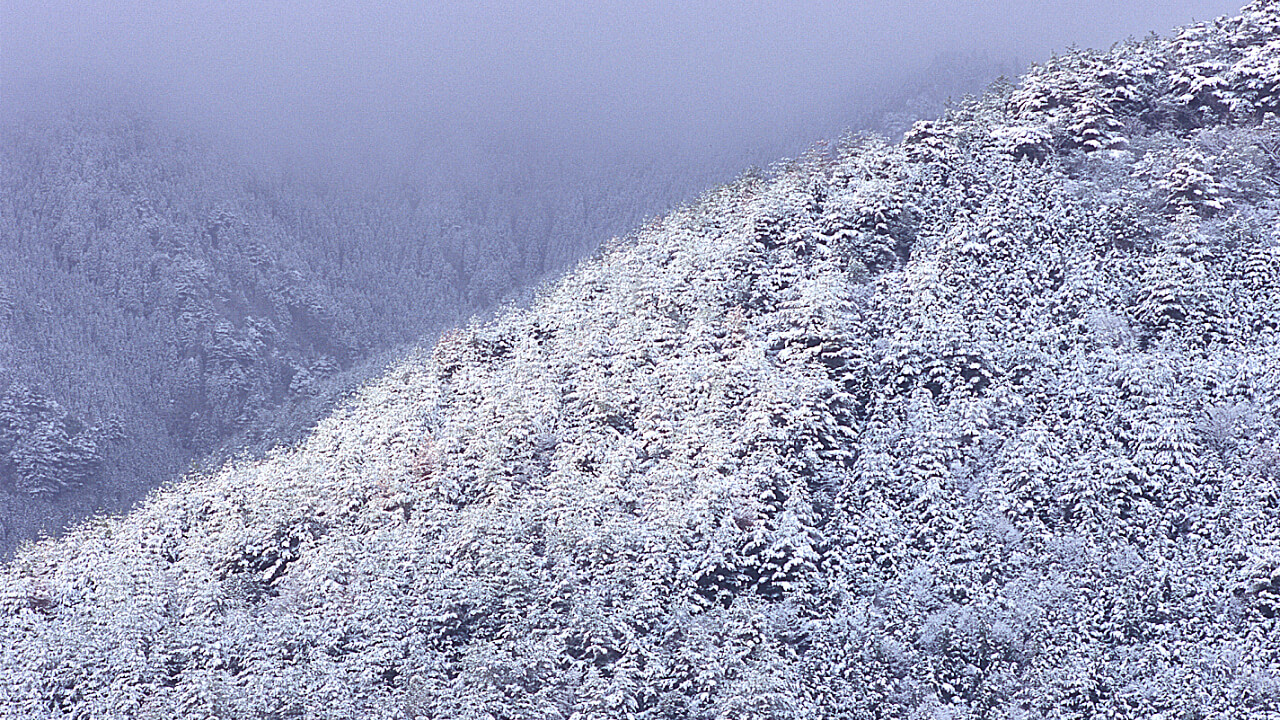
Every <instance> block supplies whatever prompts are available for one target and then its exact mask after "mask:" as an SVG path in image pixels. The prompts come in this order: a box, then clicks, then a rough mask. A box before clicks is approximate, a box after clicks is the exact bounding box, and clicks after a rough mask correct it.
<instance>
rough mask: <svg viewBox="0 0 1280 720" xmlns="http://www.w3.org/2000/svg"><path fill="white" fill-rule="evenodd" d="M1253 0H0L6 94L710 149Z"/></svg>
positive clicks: (199, 112)
mask: <svg viewBox="0 0 1280 720" xmlns="http://www.w3.org/2000/svg"><path fill="white" fill-rule="evenodd" d="M1242 1H1243V0H1146V1H1144V2H1133V0H1085V1H1082V2H1066V1H1057V0H1034V1H1015V0H934V1H932V2H925V1H922V0H906V1H902V2H887V1H885V0H859V1H847V2H845V1H836V0H826V1H819V0H787V1H785V2H762V1H759V0H735V1H729V0H685V1H683V2H644V1H643V0H641V1H636V0H628V1H621V0H593V1H592V2H565V1H555V0H530V1H528V2H475V3H467V2H438V1H433V0H427V1H425V2H410V1H408V0H388V1H385V2H378V3H352V2H321V1H318V0H289V1H284V2H273V1H271V0H254V1H246V0H148V1H145V2H144V1H140V0H132V1H130V0H0V8H3V10H2V15H0V94H2V96H3V98H2V99H3V101H4V102H5V103H6V104H8V105H12V104H13V103H15V102H18V101H20V99H21V98H24V97H26V93H28V92H30V91H32V90H35V91H40V92H45V93H48V92H54V93H56V92H57V89H58V88H60V87H68V86H69V85H68V82H71V83H75V84H76V86H77V87H80V88H84V87H90V88H110V91H109V92H111V93H124V94H133V95H140V96H142V97H144V98H147V101H148V102H154V103H155V105H156V107H157V108H161V109H164V110H166V111H172V112H179V113H183V114H186V115H189V116H190V117H192V118H196V119H203V120H205V121H208V122H211V123H213V124H215V125H219V126H223V127H227V128H235V129H236V131H237V132H242V133H248V134H250V135H257V136H259V137H260V139H267V141H268V142H272V141H281V140H283V139H284V138H290V137H292V138H297V137H306V138H309V140H308V142H313V143H316V144H317V147H318V148H319V149H321V150H323V151H324V152H334V151H337V150H340V149H341V146H343V144H344V143H345V144H346V145H352V144H355V145H360V144H361V143H370V144H376V143H383V144H386V143H394V142H397V138H403V137H404V133H403V132H402V131H404V129H405V128H437V129H440V132H441V133H445V132H447V133H453V134H454V135H453V136H454V137H456V136H457V133H459V132H461V133H466V132H468V131H474V132H476V133H477V134H482V135H483V134H488V133H506V134H508V135H514V136H518V137H521V138H533V139H534V140H532V141H536V142H543V143H552V144H554V143H561V142H563V143H566V144H571V143H573V142H580V141H583V139H584V138H586V139H587V140H588V141H590V140H591V139H595V140H597V141H600V140H602V141H606V142H614V143H627V142H630V141H634V139H635V138H641V139H643V138H654V137H659V136H664V135H666V136H682V137H685V138H686V140H687V139H689V138H697V137H703V138H705V139H706V142H712V143H713V142H716V140H715V138H717V137H719V138H724V137H729V138H744V139H746V138H754V137H757V136H758V137H766V136H768V135H769V134H770V133H774V132H781V131H783V130H784V129H785V128H789V127H793V126H794V125H795V123H797V122H799V121H800V119H802V118H804V117H805V116H806V115H813V114H820V113H831V112H836V113H838V112H839V107H840V104H841V103H845V102H849V101H850V99H851V98H859V97H862V96H864V95H866V94H867V93H869V92H870V93H873V94H874V93H875V92H880V90H881V89H882V88H892V87H893V82H894V80H895V79H896V78H897V77H899V76H900V75H902V74H903V73H905V72H907V71H911V70H918V69H919V68H920V67H923V66H925V65H927V64H928V63H929V61H930V60H931V59H932V58H933V57H935V56H936V55H937V54H939V53H947V52H967V51H987V52H989V53H992V54H994V55H995V56H1000V57H1018V58H1024V59H1028V60H1034V59H1039V58H1041V57H1043V56H1045V55H1047V54H1048V53H1049V52H1050V51H1052V50H1054V49H1063V48H1065V47H1067V46H1069V45H1072V44H1075V45H1082V46H1092V47H1106V46H1109V45H1110V44H1111V43H1112V42H1113V41H1115V40H1120V39H1123V38H1125V37H1130V36H1139V37H1140V36H1142V35H1145V34H1146V33H1147V32H1149V31H1156V32H1161V33H1163V32H1167V31H1168V30H1170V29H1171V28H1173V27H1174V26H1176V25H1179V24H1183V23H1186V22H1189V21H1190V20H1192V19H1193V18H1195V19H1210V18H1213V17H1215V16H1217V15H1221V14H1227V13H1232V12H1235V11H1236V10H1237V9H1238V8H1239V6H1240V4H1241V3H1242ZM398 133H399V134H398ZM410 134H411V133H410ZM246 137H247V136H246ZM442 137H443V135H442ZM628 138H630V139H631V140H628ZM640 141H643V140H640ZM348 149H350V148H348Z"/></svg>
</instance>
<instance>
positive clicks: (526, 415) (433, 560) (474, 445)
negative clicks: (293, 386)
mask: <svg viewBox="0 0 1280 720" xmlns="http://www.w3.org/2000/svg"><path fill="white" fill-rule="evenodd" d="M1277 112H1280V4H1278V3H1277V2H1275V1H1274V0H1267V1H1264V2H1257V3H1254V4H1252V5H1249V6H1248V7H1246V8H1245V9H1244V10H1243V11H1242V13H1241V14H1240V15H1239V16H1237V17H1234V18H1229V19H1222V20H1218V21H1216V22H1213V23H1207V24H1201V25H1195V26H1191V27H1188V28H1186V29H1185V30H1183V31H1182V32H1181V33H1179V34H1178V35H1177V36H1176V37H1174V38H1171V39H1160V38H1149V39H1146V40H1144V41H1142V42H1130V43H1126V44H1122V45H1118V46H1116V47H1115V48H1114V49H1113V50H1111V51H1110V52H1107V53H1098V52H1088V51H1086V52H1073V53H1071V54H1068V55H1065V56H1062V57H1058V58H1055V59H1053V60H1052V61H1050V62H1048V63H1046V64H1044V65H1042V66H1038V67H1035V68H1033V69H1032V70H1031V71H1030V73H1029V74H1028V75H1027V76H1026V77H1025V78H1023V79H1022V81H1021V82H1020V83H1019V84H1017V85H1016V86H1015V85H1009V84H1004V85H1000V86H997V87H993V88H992V89H991V90H990V91H989V92H988V93H987V94H986V95H985V96H983V97H982V98H979V99H976V100H972V101H970V102H967V103H966V104H964V105H963V106H961V107H958V108H956V109H955V110H953V111H952V112H950V113H949V114H948V115H947V116H946V117H944V118H942V119H940V120H938V121H934V122H926V123H918V124H917V125H915V127H914V128H913V129H912V130H911V131H910V132H908V133H907V134H906V137H905V138H904V139H903V141H902V142H901V143H899V144H889V143H887V142H885V141H883V140H878V139H856V140H849V141H846V142H844V143H841V144H840V145H839V146H838V147H836V148H834V149H830V150H821V149H820V150H816V151H814V152H812V153H811V154H810V155H808V156H806V157H803V158H801V159H800V160H798V161H796V162H794V163H790V164H788V165H785V166H782V167H779V168H778V169H777V170H776V171H775V172H774V173H773V174H771V175H770V176H768V177H762V176H759V175H751V176H744V177H742V178H741V179H740V180H738V181H737V182H735V183H733V184H730V185H728V186H725V187H722V188H719V189H717V190H715V191H712V192H710V193H709V194H707V195H706V196H705V197H704V198H702V199H701V200H700V201H699V202H697V203H695V204H693V205H691V206H689V207H686V208H684V209H682V210H680V211H678V212H676V213H674V214H672V215H671V216H669V217H667V218H665V219H663V220H661V221H659V222H655V223H653V224H651V225H649V226H647V227H645V228H642V229H641V230H639V231H637V232H636V233H635V234H633V235H632V236H630V237H628V238H626V239H623V240H621V241H617V242H615V243H613V244H612V245H610V246H608V247H606V248H605V249H604V250H602V252H601V253H600V255H599V256H598V257H596V258H594V259H592V260H589V261H587V262H584V263H583V264H582V265H581V266H580V267H579V268H577V269H576V270H575V271H574V272H572V273H570V274H569V275H568V276H567V277H565V278H564V279H563V280H561V281H560V282H558V283H556V284H554V285H552V286H549V287H547V288H545V289H544V291H542V292H541V293H540V294H539V296H538V297H537V298H536V299H535V300H534V301H532V302H531V303H530V304H529V305H528V306H527V307H523V308H514V309H511V310H509V311H507V312H505V313H503V314H501V315H500V316H499V317H498V318H497V319H496V320H493V321H491V322H487V323H482V324H481V323H477V324H474V325H472V326H470V327H468V328H465V329H461V330H457V331H455V332H453V333H451V334H448V335H446V336H445V337H444V338H443V339H442V340H441V341H440V342H439V344H438V345H437V346H436V347H435V348H434V350H432V351H431V352H429V353H427V352H424V353H422V354H421V355H420V356H419V357H417V358H415V359H413V360H411V361H409V362H407V363H405V364H404V365H403V366H401V367H399V368H397V369H395V370H393V371H392V372H390V373H388V374H387V375H386V376H385V377H383V378H382V379H380V380H379V381H377V382H374V383H372V384H370V385H368V386H367V387H366V388H365V389H364V390H363V391H362V392H361V393H360V394H359V395H358V397H356V398H355V399H354V400H353V401H352V402H350V403H349V404H348V405H347V406H345V407H344V408H342V409H341V410H339V411H338V412H336V413H335V414H334V415H333V416H332V417H330V418H328V419H327V420H325V421H324V422H322V423H321V424H320V425H319V426H318V427H317V429H316V430H315V432H314V433H313V434H312V435H311V437H309V438H308V439H307V440H306V441H304V442H302V443H301V444H299V445H298V446H297V447H294V448H291V449H285V450H280V451H277V452H276V453H275V454H273V455H271V456H269V457H267V458H266V459H265V460H262V461H256V462H252V463H244V464H240V465H234V466H229V467H227V468H225V469H223V470H221V471H220V472H217V473H214V474H212V475H209V476H204V477H194V478H191V479H189V480H187V481H185V482H184V483H182V484H180V485H177V486H175V487H173V488H171V489H168V490H166V491H163V492H160V493H157V494H156V495H155V496H154V497H153V498H152V499H151V500H150V501H149V502H148V503H147V504H146V505H145V506H143V507H141V508H140V509H138V510H136V511H135V512H133V513H131V514H130V515H128V516H127V517H124V518H119V519H104V520H100V521H95V522H90V523H88V524H86V525H84V526H82V527H80V528H78V529H76V530H75V531H73V532H71V533H69V534H68V536H67V537H65V538H63V539H60V540H56V541H48V542H45V543H42V544H39V545H35V546H28V547H27V548H25V549H24V550H23V551H22V552H20V553H19V555H18V557H17V558H16V559H15V560H14V561H13V562H12V563H10V564H9V565H8V566H6V567H5V568H4V570H3V574H2V575H0V716H3V717H6V718H23V719H29V718H73V717H74V718H165V719H166V720H167V719H169V718H174V717H183V718H631V717H634V718H754V717H759V718H801V717H803V718H904V719H905V718H944V717H945V718H1033V717H1035V718H1039V717H1045V718H1090V717H1130V718H1165V719H1166V720H1170V719H1172V718H1205V717H1216V718H1260V717H1280V634H1278V633H1280V627H1278V626H1277V622H1278V620H1277V615H1280V336H1278V334H1277V332H1278V330H1280V277H1278V276H1280V247H1278V246H1277V239H1278V238H1277V230H1276V228H1277V227H1278V224H1277V221H1278V220H1280V218H1278V216H1280V120H1277V118H1276V116H1275V114H1274V113H1277Z"/></svg>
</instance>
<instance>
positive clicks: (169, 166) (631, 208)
mask: <svg viewBox="0 0 1280 720" xmlns="http://www.w3.org/2000/svg"><path fill="white" fill-rule="evenodd" d="M999 66H1000V63H997V62H995V61H992V60H990V59H987V58H982V57H954V58H947V59H941V60H939V61H938V62H936V63H935V64H934V66H933V67H932V68H930V71H929V72H928V73H927V74H926V76H925V77H924V78H923V79H922V80H920V81H919V82H917V83H916V84H915V85H913V86H911V87H910V90H909V91H907V92H905V93H903V94H902V96H901V97H899V98H897V99H896V100H893V101H892V102H889V103H888V104H886V105H882V106H880V107H877V108H875V109H874V111H872V110H865V109H864V110H861V111H859V113H860V114H861V116H860V119H855V122H856V123H857V124H860V125H868V126H878V127H888V128H891V129H892V128H895V127H897V126H900V125H901V124H902V123H903V119H904V118H906V117H910V116H911V114H912V113H917V112H928V113H931V114H932V113H934V112H936V111H937V109H938V108H940V106H941V102H942V101H943V100H945V99H946V98H947V97H948V96H950V95H953V94H956V93H958V92H962V91H965V90H968V89H972V88H974V87H975V86H976V85H977V84H978V83H979V82H980V81H981V80H982V78H984V77H990V76H994V75H995V74H996V72H997V68H998V67H999ZM856 115H857V113H855V116H856ZM201 137H202V136H201V135H199V134H198V133H194V132H192V131H180V130H178V129H176V128H175V127H174V126H173V123H172V122H166V121H164V120H163V119H148V115H147V113H146V112H145V108H143V107H140V106H132V105H129V104H127V103H117V104H114V105H112V104H100V105H97V106H87V107H80V106H76V105H74V104H73V105H71V106H70V108H68V107H65V106H64V107H60V108H59V109H58V111H56V112H47V113H41V114H39V115H35V114H31V113H29V114H28V115H27V116H25V117H22V118H21V121H19V120H18V119H13V120H11V121H9V122H7V123H3V124H0V268H3V270H2V271H0V555H5V556H7V555H8V554H9V553H10V552H11V551H12V549H13V548H14V547H15V546H16V545H17V544H18V543H19V542H20V541H23V540H27V539H31V538H34V537H35V536H36V534H37V533H38V532H46V533H55V532H57V531H58V530H59V529H60V528H61V527H62V525H63V523H64V522H66V521H68V520H70V519H74V518H77V517H86V516H88V515H90V514H92V513H93V512H97V511H121V510H124V509H126V508H128V507H129V505H130V504H131V503H132V502H134V501H136V500H137V499H139V498H141V497H143V496H144V495H145V493H146V492H147V491H149V490H151V489H153V488H155V487H157V486H159V485H161V484H163V483H164V482H167V481H170V480H173V479H175V478H176V477H177V476H178V474H179V473H181V472H183V471H184V470H186V469H187V468H188V467H189V466H190V465H191V464H192V463H197V464H204V465H208V464H211V463H216V462H219V461H220V460H221V459H223V458H226V457H228V456H230V455H232V454H235V453H237V452H240V451H243V450H245V449H248V450H250V451H254V452H260V451H261V450H264V449H266V448H270V447H272V446H274V445H277V444H281V443H287V442H291V441H294V440H296V439H298V438H299V437H301V435H302V434H303V433H304V432H305V430H306V429H307V428H308V427H310V425H311V424H312V423H313V422H314V420H315V419H316V418H317V417H319V416H320V415H321V414H323V413H324V412H325V411H326V410H327V409H329V408H331V407H332V405H333V403H334V402H335V400H336V399H337V398H340V397H341V396H342V395H343V394H344V393H345V392H346V391H348V390H349V389H350V388H351V387H353V386H354V385H356V384H358V383H359V382H360V381H361V380H363V379H367V378H368V377H370V376H372V375H375V374H378V373H380V372H381V371H382V369H383V367H384V365H385V364H386V363H387V362H389V361H390V359H391V358H393V357H395V356H396V353H397V352H401V351H402V350H397V348H404V347H407V346H408V345H410V344H412V343H415V342H418V341H420V340H423V339H424V338H425V339H428V340H429V339H430V338H433V337H434V335H435V334H436V333H438V332H439V331H441V330H442V329H444V328H447V327H450V326H453V325H456V324H458V323H459V322H462V321H464V320H466V318H467V317H469V316H470V315H472V314H473V313H476V312H481V311H485V310H487V309H488V308H490V307H492V306H493V305H494V304H495V303H496V302H498V301H499V300H501V299H503V298H509V297H511V296H512V295H513V294H518V293H519V292H520V289H521V288H523V287H527V286H529V285H531V284H534V283H536V282H537V281H539V280H541V279H543V278H546V277H548V276H549V275H550V274H553V273H556V272H560V271H563V270H564V269H565V268H566V267H568V266H569V265H570V264H572V262H574V261H576V260H577V259H578V258H580V257H582V256H583V255H585V254H587V253H588V252H589V251H590V250H591V249H592V248H594V247H595V246H597V245H598V244H599V243H600V242H601V240H602V239H605V238H609V237H612V236H615V235H619V234H622V233H624V232H625V231H627V230H629V229H630V228H632V227H635V226H636V225H638V224H639V223H640V222H641V221H642V220H643V219H644V218H645V217H647V216H650V215H653V214H655V213H658V212H661V211H665V210H666V209H668V208H670V207H671V206H672V205H673V204H675V203H677V202H680V201H682V200H684V199H686V198H688V197H691V196H692V195H693V194H695V193H696V192H697V191H699V190H700V189H701V188H704V187H707V186H708V185H710V184H712V183H713V182H716V181H720V180H723V179H725V178H728V177H732V175H733V174H735V173H736V172H737V171H738V170H739V169H740V168H741V167H742V163H743V162H744V158H749V157H750V153H745V154H740V153H725V154H723V155H717V156H715V157H711V158H707V157H699V158H698V160H699V161H700V162H701V163H702V165H701V166H694V165H693V161H692V160H691V159H690V158H689V157H685V156H681V155H673V156H672V157H669V158H666V159H664V160H662V161H649V162H647V163H641V164H637V161H636V160H635V157H630V156H625V154H624V155H622V156H616V157H613V159H612V160H610V161H608V162H604V163H603V165H592V164H591V162H590V160H591V159H590V158H585V159H584V158H583V157H581V155H578V156H572V157H559V158H558V157H556V156H555V155H554V152H553V150H551V149H543V150H538V149H530V150H529V151H527V152H526V153H525V154H523V155H520V156H514V157H513V156H511V155H509V154H502V153H500V152H498V150H497V148H502V147H504V146H503V145H502V144H500V143H494V144H493V146H492V147H493V148H495V149H492V150H490V149H488V148H487V147H482V148H476V149H474V150H469V151H467V152H462V153H459V152H454V151H451V150H449V149H447V148H446V149H437V151H433V152H432V153H429V154H428V155H429V156H427V157H424V158H422V159H421V161H420V162H419V163H418V164H417V166H416V167H414V168H413V169H412V170H411V171H410V172H408V173H406V174H405V175H403V176H395V177H391V178H389V179H388V178H383V179H382V180H381V181H380V184H375V185H371V184H368V183H363V184H362V183H360V182H357V181H353V180H352V179H351V178H350V177H345V176H343V175H342V174H341V173H338V172H336V171H333V172H331V173H329V174H325V175H321V176H318V177H317V176H315V175H313V174H301V173H300V172H299V171H297V170H296V169H290V168H291V164H290V163H286V162H280V161H277V162H275V163H272V162H268V161H263V160H262V159H261V158H259V159H256V160H255V159H254V158H250V157H246V156H245V154H244V153H237V152H235V151H233V150H231V149H229V148H228V146H227V145H226V144H225V143H222V144H219V143H218V142H216V141H214V140H212V139H208V138H206V139H203V140H202V139H201ZM786 142H797V143H798V141H795V140H787V141H785V142H782V143H781V144H782V145H785V144H786ZM469 153H470V154H469ZM615 155H617V154H616V153H615ZM636 157H638V156H636ZM597 161H598V159H597ZM405 164H408V163H405Z"/></svg>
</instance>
